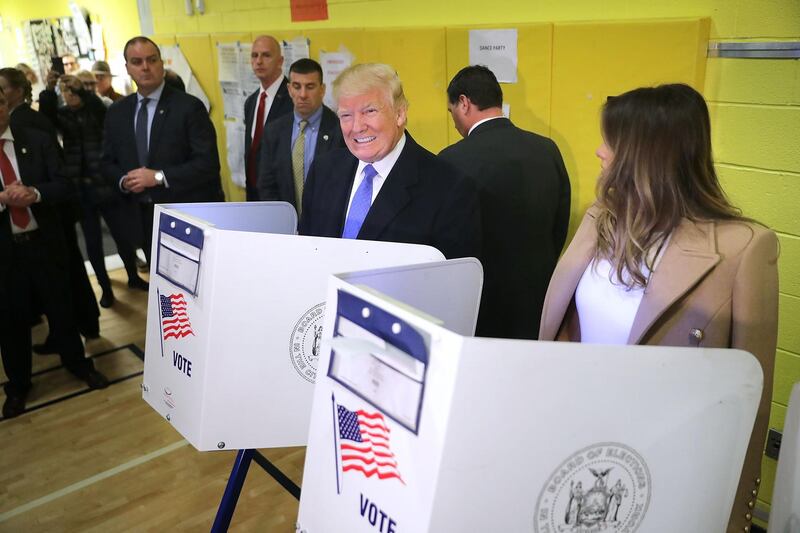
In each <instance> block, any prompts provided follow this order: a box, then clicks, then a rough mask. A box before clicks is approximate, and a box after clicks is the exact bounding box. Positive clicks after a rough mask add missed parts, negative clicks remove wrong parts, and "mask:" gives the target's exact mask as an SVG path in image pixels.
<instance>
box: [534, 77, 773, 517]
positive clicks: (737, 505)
mask: <svg viewBox="0 0 800 533" xmlns="http://www.w3.org/2000/svg"><path fill="white" fill-rule="evenodd" d="M602 132H603V140H604V142H603V144H602V145H601V146H600V148H598V150H597V156H598V157H599V158H600V166H601V168H602V172H601V175H600V178H599V180H598V184H597V202H596V203H595V205H593V206H592V207H591V208H590V209H589V210H588V212H587V213H586V215H585V216H584V219H583V221H582V223H581V225H580V227H579V228H578V231H577V233H576V235H575V237H574V238H573V240H572V242H571V243H570V245H569V247H568V249H567V251H566V252H565V253H564V256H563V257H562V258H561V260H560V262H559V263H558V266H557V267H556V270H555V272H554V274H553V277H552V279H551V281H550V286H549V288H548V291H547V296H546V299H545V304H544V309H543V312H542V321H541V327H540V331H539V339H541V340H562V341H573V342H589V343H601V344H640V345H661V346H701V347H709V348H738V349H742V350H745V351H748V352H750V353H752V354H753V355H755V356H756V357H757V358H758V360H759V361H760V362H761V366H762V368H763V371H764V389H763V393H762V396H761V403H760V405H759V409H758V415H757V417H756V422H755V427H754V428H753V433H752V435H751V439H750V444H749V447H748V450H747V455H746V457H745V463H744V468H743V470H742V475H741V478H740V481H739V487H738V489H737V492H736V498H735V500H734V505H733V509H732V511H731V517H730V523H729V526H728V531H729V532H734V531H736V532H741V531H745V532H746V531H749V530H750V522H751V520H752V512H753V506H754V504H755V499H756V495H757V493H758V489H759V485H760V483H761V479H760V469H761V457H762V452H763V449H764V441H765V439H766V434H767V425H768V420H769V409H770V400H771V396H772V377H773V369H774V362H775V348H776V342H777V322H778V272H777V256H778V243H777V238H776V237H775V234H774V233H773V232H772V231H770V230H769V229H767V228H765V227H763V226H761V225H759V224H757V223H754V222H753V221H751V220H748V219H746V218H744V217H742V216H741V214H740V211H739V210H738V209H736V208H735V207H733V206H732V205H731V204H730V203H729V201H728V199H727V198H726V197H725V194H724V193H723V192H722V189H721V187H720V185H719V181H718V179H717V175H716V172H715V170H714V166H713V160H712V157H711V134H710V122H709V117H708V108H707V107H706V104H705V101H704V100H703V97H702V96H701V95H700V94H699V93H697V91H695V90H694V89H692V88H691V87H689V86H687V85H680V84H675V85H662V86H659V87H655V88H641V89H635V90H633V91H630V92H627V93H625V94H623V95H621V96H618V97H614V98H610V99H609V101H608V102H607V103H606V105H605V107H604V108H603V113H602Z"/></svg>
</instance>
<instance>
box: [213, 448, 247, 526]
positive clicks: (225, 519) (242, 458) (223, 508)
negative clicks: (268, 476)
mask: <svg viewBox="0 0 800 533" xmlns="http://www.w3.org/2000/svg"><path fill="white" fill-rule="evenodd" d="M254 452H255V450H239V453H237V454H236V460H235V461H234V462H233V469H232V470H231V477H230V478H228V484H227V485H226V486H225V493H224V494H223V495H222V501H221V502H220V504H219V509H217V516H216V518H214V525H213V526H211V533H223V532H225V531H228V526H230V525H231V518H233V512H234V511H235V510H236V502H237V501H239V494H240V493H241V492H242V486H243V485H244V478H245V477H247V470H248V469H249V468H250V461H252V460H253V453H254Z"/></svg>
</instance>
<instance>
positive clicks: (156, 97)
mask: <svg viewBox="0 0 800 533" xmlns="http://www.w3.org/2000/svg"><path fill="white" fill-rule="evenodd" d="M164 85H165V82H164V81H162V82H161V85H159V86H158V89H156V90H155V91H153V92H151V93H150V94H148V95H147V96H143V95H142V94H141V93H138V92H137V93H136V103H137V104H138V103H140V102H141V101H142V98H149V99H150V101H152V102H158V101H159V100H160V99H161V93H163V92H164Z"/></svg>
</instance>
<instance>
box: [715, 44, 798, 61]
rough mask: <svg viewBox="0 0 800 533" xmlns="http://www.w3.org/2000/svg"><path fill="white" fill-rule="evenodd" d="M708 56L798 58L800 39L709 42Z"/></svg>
mask: <svg viewBox="0 0 800 533" xmlns="http://www.w3.org/2000/svg"><path fill="white" fill-rule="evenodd" d="M708 57H738V58H746V59H798V58H800V41H781V42H769V43H768V42H759V43H754V42H743V43H731V42H718V41H712V42H709V43H708Z"/></svg>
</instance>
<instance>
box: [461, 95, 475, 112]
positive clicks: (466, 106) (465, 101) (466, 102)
mask: <svg viewBox="0 0 800 533" xmlns="http://www.w3.org/2000/svg"><path fill="white" fill-rule="evenodd" d="M458 105H459V107H461V110H462V111H463V112H464V114H468V113H469V111H470V107H471V106H472V100H470V99H469V98H468V97H467V95H465V94H459V95H458Z"/></svg>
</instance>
